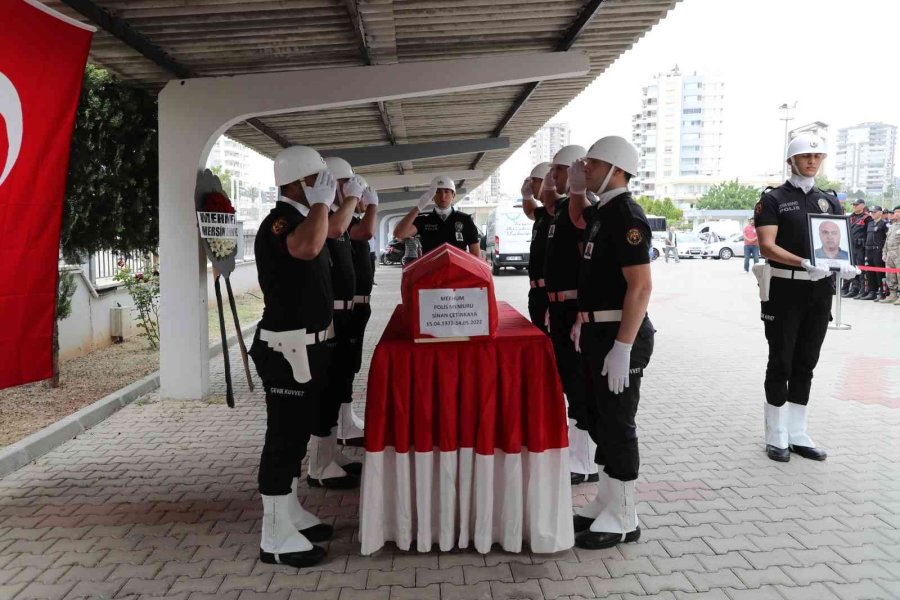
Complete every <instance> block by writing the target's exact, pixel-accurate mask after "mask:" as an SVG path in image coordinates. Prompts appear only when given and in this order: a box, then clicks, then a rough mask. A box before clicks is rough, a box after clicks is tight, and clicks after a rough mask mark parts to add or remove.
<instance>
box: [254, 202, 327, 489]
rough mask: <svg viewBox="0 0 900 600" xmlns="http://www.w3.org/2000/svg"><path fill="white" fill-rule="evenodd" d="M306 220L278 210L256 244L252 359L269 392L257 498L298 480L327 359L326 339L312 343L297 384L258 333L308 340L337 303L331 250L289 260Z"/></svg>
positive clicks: (279, 206) (285, 208)
mask: <svg viewBox="0 0 900 600" xmlns="http://www.w3.org/2000/svg"><path fill="white" fill-rule="evenodd" d="M304 218H305V217H304V216H303V215H301V214H300V213H299V212H298V211H297V209H296V208H294V207H293V206H291V205H290V204H287V203H286V202H283V201H279V202H277V203H276V204H275V208H273V209H272V211H271V212H270V213H269V215H268V216H267V217H266V218H265V219H264V220H263V222H262V224H261V225H260V227H259V232H258V233H257V235H256V242H255V244H254V248H255V252H256V268H257V271H258V277H259V287H260V288H261V289H262V293H263V300H264V302H265V307H264V308H263V316H262V320H261V321H260V322H259V326H258V327H257V329H256V335H255V336H254V338H253V345H252V346H251V347H250V356H251V357H252V358H253V363H254V364H255V365H256V371H257V373H258V374H259V377H260V379H262V382H263V387H264V389H265V391H266V438H265V443H264V445H263V450H262V457H261V458H260V465H259V491H260V493H261V494H263V495H267V496H281V495H285V494H289V493H290V491H291V480H292V479H293V478H294V477H298V476H299V475H300V462H301V460H303V457H304V455H305V454H306V445H307V443H308V442H309V436H310V433H311V430H312V428H313V426H314V424H315V423H316V421H317V420H318V418H319V416H320V406H321V398H322V389H323V387H324V383H325V380H326V377H327V372H328V365H329V359H330V355H331V350H330V348H329V347H328V344H327V343H326V342H325V337H326V336H325V334H324V333H322V335H321V339H318V338H319V336H316V341H315V342H314V343H312V344H308V345H307V347H306V350H307V354H308V357H309V368H310V373H311V375H312V378H311V380H310V381H309V382H307V383H304V384H300V383H297V381H296V380H295V379H294V376H293V372H292V369H291V366H290V364H289V363H288V361H287V360H285V358H284V356H283V355H282V354H281V353H280V352H276V351H274V350H273V349H271V348H270V347H269V344H268V343H266V342H263V341H261V340H260V334H261V330H263V329H265V330H267V331H274V332H282V331H294V330H297V329H305V330H306V333H307V334H317V333H320V332H325V331H326V330H327V329H328V327H329V325H331V322H332V313H333V310H332V306H333V304H334V296H333V293H332V288H331V277H330V274H329V267H328V265H329V252H328V248H326V247H323V248H322V251H321V252H320V253H319V255H318V256H317V257H316V258H314V259H313V260H299V259H296V258H293V257H292V256H291V255H290V254H289V253H288V249H287V236H288V235H289V234H290V233H291V232H292V231H293V230H294V228H295V227H297V226H298V225H300V223H302V222H303V220H304Z"/></svg>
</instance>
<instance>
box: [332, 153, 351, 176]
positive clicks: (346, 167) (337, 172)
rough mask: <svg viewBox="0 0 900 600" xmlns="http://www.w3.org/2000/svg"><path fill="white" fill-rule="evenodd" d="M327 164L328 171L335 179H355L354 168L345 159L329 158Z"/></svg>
mask: <svg viewBox="0 0 900 600" xmlns="http://www.w3.org/2000/svg"><path fill="white" fill-rule="evenodd" d="M325 164H326V165H328V170H329V171H331V173H332V174H333V175H334V178H335V179H350V178H351V177H353V167H351V166H350V163H348V162H347V161H346V160H344V159H343V158H340V157H337V156H329V157H327V158H326V159H325Z"/></svg>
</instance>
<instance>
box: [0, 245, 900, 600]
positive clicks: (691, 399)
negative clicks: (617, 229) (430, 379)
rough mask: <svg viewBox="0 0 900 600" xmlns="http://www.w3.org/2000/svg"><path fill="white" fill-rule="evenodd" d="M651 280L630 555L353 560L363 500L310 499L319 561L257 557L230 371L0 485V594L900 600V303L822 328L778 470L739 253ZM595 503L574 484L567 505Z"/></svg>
mask: <svg viewBox="0 0 900 600" xmlns="http://www.w3.org/2000/svg"><path fill="white" fill-rule="evenodd" d="M653 269H654V283H655V289H654V295H653V302H652V304H651V313H650V314H651V318H652V319H653V321H654V323H655V325H656V327H657V329H658V334H657V344H656V352H655V354H654V357H653V360H652V362H651V365H650V367H649V369H648V370H647V375H646V378H645V381H644V384H643V387H642V400H641V408H640V412H639V428H640V440H641V453H642V462H643V464H642V467H641V477H640V479H639V487H638V489H639V496H640V498H639V499H640V501H641V503H640V506H639V514H640V517H641V521H642V526H643V530H644V534H643V537H642V539H641V541H640V543H637V544H629V545H624V546H622V547H620V548H614V549H610V550H604V551H583V550H578V549H574V550H570V551H566V552H563V553H560V554H556V555H536V554H530V553H528V552H525V553H523V554H517V555H514V554H507V553H504V552H500V551H496V552H491V553H490V554H487V555H481V554H478V553H476V552H474V551H460V552H452V553H437V552H435V553H430V554H418V553H407V552H401V551H398V550H396V549H393V547H390V548H385V549H384V550H382V551H381V552H380V553H379V554H377V555H375V556H372V557H361V556H359V553H358V550H359V543H358V538H357V532H356V527H357V510H358V494H357V493H356V492H355V491H353V492H346V493H340V492H330V491H329V492H325V491H322V490H317V489H308V488H306V487H305V486H304V487H303V488H302V490H301V493H302V494H303V495H304V496H306V498H305V505H306V506H307V507H310V509H311V510H314V511H315V512H316V513H317V514H318V515H319V517H320V518H322V519H324V520H326V521H328V522H330V523H333V524H334V526H335V528H336V535H335V539H334V540H333V541H331V542H330V543H329V544H328V552H329V554H328V559H327V560H326V561H325V562H324V563H322V564H321V565H318V566H316V567H314V568H309V569H302V570H297V569H291V568H286V567H280V566H269V565H264V564H262V563H260V562H259V560H258V558H257V554H258V543H259V520H260V515H261V506H260V502H259V500H258V496H257V494H256V467H257V463H258V458H259V450H260V446H261V441H262V436H263V423H264V418H263V417H264V408H263V402H262V394H261V393H260V392H259V391H257V392H255V393H250V392H249V390H248V389H247V387H246V385H245V384H242V383H241V381H240V379H241V376H242V375H241V374H240V373H239V372H236V373H235V379H236V383H237V396H238V398H237V408H236V409H234V410H229V409H228V408H227V407H226V406H225V405H224V402H223V400H222V395H223V394H224V389H223V384H222V382H221V380H222V365H221V360H219V361H216V362H214V363H213V364H212V365H211V368H212V371H213V374H212V376H213V379H214V381H215V385H214V390H213V396H212V397H211V398H210V399H209V400H207V401H201V402H178V401H171V400H165V399H160V398H159V397H157V396H150V397H147V398H145V399H143V400H140V401H138V402H137V403H135V404H133V405H131V406H129V407H127V408H125V409H123V410H122V411H121V412H119V413H117V414H116V415H115V416H113V417H112V418H110V419H109V420H107V421H105V422H104V423H102V424H101V425H99V426H97V427H95V428H94V429H92V430H91V431H89V432H88V433H86V434H84V435H82V436H79V437H78V438H77V439H75V440H72V441H71V442H69V443H67V444H65V445H64V446H62V447H60V448H58V449H57V450H56V451H54V452H52V453H51V454H48V455H46V456H45V457H44V458H42V459H41V460H39V461H38V462H37V463H35V464H32V465H29V466H27V467H25V468H23V469H21V470H19V471H17V472H16V473H13V474H11V475H9V476H7V477H5V478H3V479H0V600H8V599H15V600H26V599H32V598H33V599H42V600H44V599H62V598H72V599H74V598H142V599H143V598H169V599H173V600H174V599H181V600H185V599H188V600H200V599H202V598H217V599H226V600H227V599H238V600H253V599H255V598H265V599H270V600H285V599H288V598H291V599H297V600H300V599H303V600H317V599H332V600H335V599H336V600H370V599H371V600H375V599H378V600H400V599H406V598H408V599H416V600H418V599H423V600H428V599H433V600H437V599H442V600H454V599H468V598H473V599H481V598H483V599H496V600H501V599H510V600H513V599H515V600H518V599H525V598H529V599H547V600H552V599H558V598H569V599H575V598H598V597H607V598H616V599H626V598H665V599H669V600H672V599H677V600H682V599H684V600H687V599H689V598H709V599H715V600H719V599H721V600H745V599H768V598H772V599H776V600H804V599H810V600H833V599H840V600H853V599H868V598H885V599H897V598H900V410H898V409H900V307H893V306H879V305H876V304H874V303H871V302H869V303H860V302H853V301H851V302H847V303H845V309H844V319H843V320H844V321H845V322H850V323H852V324H853V329H852V330H851V331H841V332H838V331H832V332H829V335H828V338H827V340H826V343H825V347H824V348H823V353H822V361H821V363H820V366H819V368H818V369H817V371H816V379H815V381H814V384H813V400H812V402H811V411H810V431H811V433H812V435H813V437H814V438H815V439H816V441H817V442H818V444H819V445H820V446H822V447H825V448H827V449H828V450H829V453H830V455H829V458H828V460H827V461H826V462H824V463H818V462H812V461H807V460H803V459H800V458H796V457H795V458H794V459H792V460H791V462H789V463H786V464H780V463H774V462H771V461H769V460H768V459H766V457H765V454H764V452H763V444H762V404H763V395H762V374H763V372H764V368H765V353H766V347H765V341H764V339H763V335H762V325H761V323H760V321H759V316H758V315H759V306H758V304H757V302H756V300H755V296H754V294H755V283H754V282H753V281H752V276H751V275H746V274H744V273H743V271H742V269H741V267H740V264H739V263H738V261H736V260H732V261H727V262H708V261H693V262H692V261H682V262H681V263H680V264H664V263H660V262H657V263H654V265H653ZM378 281H379V284H380V285H379V286H378V287H377V288H376V291H375V295H374V299H375V300H374V302H375V303H374V308H375V318H374V320H373V323H372V326H371V329H372V331H373V333H371V334H370V335H369V336H368V339H367V344H366V352H367V357H370V356H371V351H372V348H373V347H374V345H375V342H376V341H377V335H376V334H375V333H374V332H380V331H381V330H382V329H383V328H384V326H385V322H386V319H387V317H388V316H389V312H390V309H391V307H392V306H393V305H394V304H395V303H396V302H397V301H398V299H399V291H398V289H399V269H397V268H391V267H387V268H381V269H379V271H378ZM526 289H527V280H526V278H525V277H524V276H521V275H516V274H503V275H501V276H500V277H499V278H497V291H498V296H499V298H500V299H503V300H507V301H510V302H511V303H513V304H514V305H515V306H517V308H519V309H520V310H523V311H524V310H525V304H526V302H525V294H526ZM365 362H366V363H368V358H367V359H366V360H365ZM239 364H240V361H239V360H238V358H237V355H236V353H233V354H232V365H239ZM364 384H365V378H364V377H360V379H359V380H358V383H357V386H356V394H357V402H356V404H355V405H354V408H355V409H356V410H358V411H360V412H361V411H362V409H363V399H364ZM355 452H357V453H358V452H359V451H358V450H357V451H355ZM589 493H590V488H589V486H587V485H584V486H579V487H576V488H574V490H573V500H574V502H575V503H576V504H581V503H584V502H586V500H587V498H586V495H587V494H589Z"/></svg>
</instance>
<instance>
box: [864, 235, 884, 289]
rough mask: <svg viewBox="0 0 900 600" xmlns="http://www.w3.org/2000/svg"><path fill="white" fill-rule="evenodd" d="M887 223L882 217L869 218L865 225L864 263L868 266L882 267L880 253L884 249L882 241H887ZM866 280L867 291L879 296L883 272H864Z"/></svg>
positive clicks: (882, 261)
mask: <svg viewBox="0 0 900 600" xmlns="http://www.w3.org/2000/svg"><path fill="white" fill-rule="evenodd" d="M887 233H888V225H887V222H885V220H884V219H879V220H878V221H877V222H876V221H875V219H870V220H869V223H868V225H867V226H866V264H867V265H868V266H870V267H884V260H882V258H881V253H882V252H883V251H884V243H885V242H886V241H887ZM866 281H867V283H868V284H869V293H870V294H871V293H873V292H874V293H875V294H877V295H878V296H881V282H882V281H884V273H878V272H876V271H867V272H866Z"/></svg>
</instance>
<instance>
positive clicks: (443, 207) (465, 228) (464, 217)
mask: <svg viewBox="0 0 900 600" xmlns="http://www.w3.org/2000/svg"><path fill="white" fill-rule="evenodd" d="M455 197H456V184H455V183H454V182H453V180H452V179H450V178H449V177H447V176H446V175H440V176H438V177H435V178H434V180H432V182H431V186H430V187H429V188H428V189H427V190H426V191H425V193H424V194H422V196H421V197H420V198H419V203H418V205H417V206H414V207H413V208H412V209H410V211H409V212H408V213H406V216H405V217H403V220H401V221H400V222H399V223H397V226H396V227H395V228H394V237H395V238H397V239H401V240H402V239H406V238H410V237H413V236H415V235H417V234H418V236H419V239H420V240H421V242H422V254H423V255H424V254H427V253H429V252H431V251H432V250H434V249H435V248H437V247H438V246H440V245H442V244H450V245H451V246H456V247H457V248H459V249H460V250H468V251H469V252H470V253H471V254H473V255H474V256H477V257H478V258H481V248H479V247H478V228H477V227H475V221H473V220H472V217H471V216H470V215H468V214H466V213H464V212H460V211H458V210H456V209H455V208H453V199H454V198H455ZM432 202H434V205H435V208H434V209H433V210H431V211H429V212H422V211H424V210H425V208H426V207H428V205H429V204H431V203H432Z"/></svg>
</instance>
